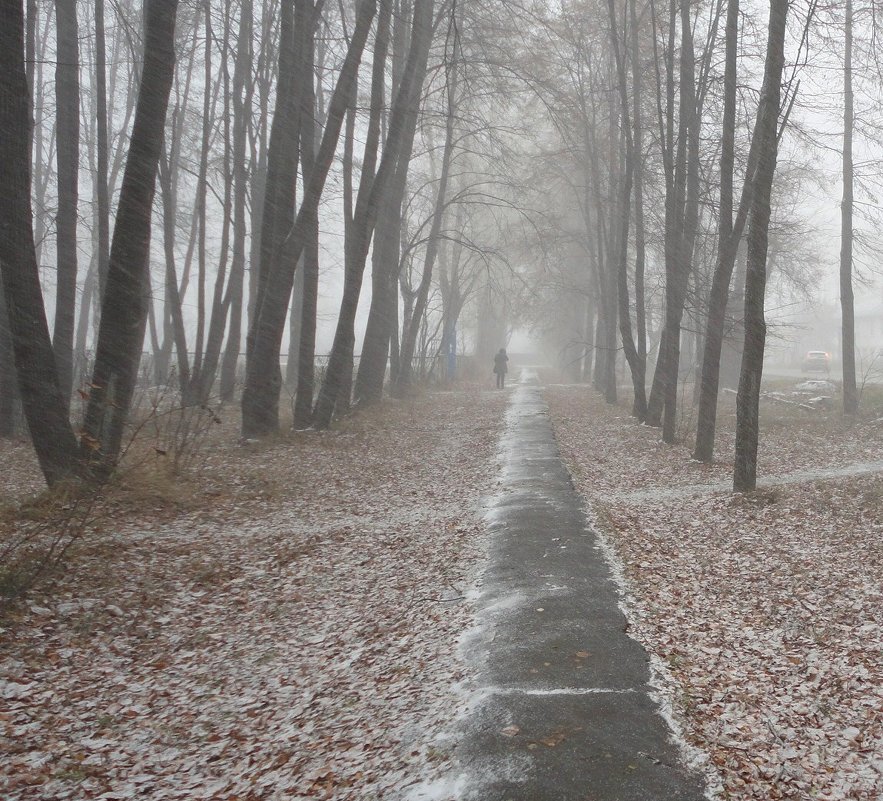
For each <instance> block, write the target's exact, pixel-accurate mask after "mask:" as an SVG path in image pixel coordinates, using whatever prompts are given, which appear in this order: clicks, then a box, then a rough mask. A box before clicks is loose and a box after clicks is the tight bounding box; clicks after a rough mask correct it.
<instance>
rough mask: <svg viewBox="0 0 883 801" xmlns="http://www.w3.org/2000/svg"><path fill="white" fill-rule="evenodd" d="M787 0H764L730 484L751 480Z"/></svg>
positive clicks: (745, 486) (746, 485)
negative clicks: (766, 11) (765, 28)
mask: <svg viewBox="0 0 883 801" xmlns="http://www.w3.org/2000/svg"><path fill="white" fill-rule="evenodd" d="M787 15H788V0H770V22H769V38H768V40H767V52H766V64H765V67H764V76H763V87H762V89H761V97H760V105H761V109H759V110H758V116H757V125H756V126H755V134H754V135H755V137H756V138H757V139H758V145H757V173H756V176H755V185H754V195H753V197H752V202H751V219H750V227H749V230H748V267H747V272H746V276H745V349H744V351H743V353H742V373H741V375H740V377H739V392H738V394H737V396H736V455H735V464H734V469H733V489H734V490H736V491H737V492H746V491H750V490H753V489H754V488H755V487H756V486H757V439H758V418H759V411H760V381H761V377H762V374H763V352H764V345H765V341H766V321H765V320H764V295H765V291H766V260H767V244H768V232H769V223H770V195H771V193H772V186H773V177H774V176H775V172H776V157H777V151H778V139H777V128H778V121H779V105H780V99H779V98H780V94H781V82H782V69H783V66H784V63H785V22H786V18H787Z"/></svg>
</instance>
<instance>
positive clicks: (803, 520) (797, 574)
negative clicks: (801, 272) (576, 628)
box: [546, 386, 883, 801]
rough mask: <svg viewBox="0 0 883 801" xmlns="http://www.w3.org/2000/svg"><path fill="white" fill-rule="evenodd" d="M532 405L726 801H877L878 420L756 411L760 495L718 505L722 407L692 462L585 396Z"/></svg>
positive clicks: (729, 426)
mask: <svg viewBox="0 0 883 801" xmlns="http://www.w3.org/2000/svg"><path fill="white" fill-rule="evenodd" d="M546 398H547V401H548V402H549V404H550V407H551V413H552V420H553V425H554V427H555V431H556V436H557V438H558V441H559V446H560V447H561V450H562V456H563V457H564V459H565V462H566V463H567V464H568V466H569V468H570V470H571V474H572V475H573V478H574V482H575V484H576V486H577V489H578V490H579V491H580V492H581V493H582V494H583V496H584V497H585V498H586V500H587V502H588V506H589V508H590V510H591V512H592V513H593V515H594V517H595V523H596V526H597V527H598V528H599V529H600V530H601V531H602V532H603V533H604V534H605V535H606V537H607V540H608V543H609V545H610V547H611V550H612V552H613V554H614V558H616V559H617V560H618V562H619V564H620V567H621V570H622V575H623V579H624V582H625V585H626V587H627V589H628V593H629V598H628V604H627V605H628V610H629V611H628V613H629V616H630V617H631V618H632V623H633V627H632V631H633V633H634V634H635V636H637V637H638V639H639V640H640V641H641V642H642V643H643V644H644V646H645V647H646V648H647V650H648V651H649V652H650V653H651V655H652V656H653V657H654V661H655V663H656V665H657V667H658V668H659V671H660V674H661V680H663V681H665V682H666V684H667V687H668V690H669V692H670V694H671V695H672V697H671V702H672V705H673V707H674V711H675V712H676V714H677V717H678V718H679V719H680V721H681V724H682V727H683V729H684V733H685V735H686V737H687V739H688V741H690V742H691V743H692V744H694V745H695V746H697V747H698V748H699V749H700V750H701V751H703V752H704V753H706V754H708V756H709V758H710V760H711V762H712V764H713V765H714V767H715V768H716V770H717V772H718V774H719V776H720V778H721V782H722V788H721V789H722V790H723V797H724V798H727V799H739V800H740V801H742V800H743V799H744V800H746V801H747V800H748V799H752V800H755V799H756V801H769V800H772V799H794V800H795V801H796V800H797V799H864V800H865V801H872V800H877V801H878V800H879V799H880V798H883V475H881V470H883V464H881V462H880V455H881V453H883V419H880V417H881V411H883V410H876V411H875V410H874V409H870V410H869V411H866V412H865V413H864V414H863V415H862V416H861V417H860V418H858V419H857V420H855V421H853V422H849V421H844V420H843V419H842V417H841V416H840V415H839V414H838V413H837V412H835V411H830V412H825V411H806V410H802V409H797V410H795V409H793V408H790V407H782V406H780V405H777V404H772V403H764V404H763V405H762V425H761V428H762V435H761V447H760V453H759V459H758V462H759V465H758V475H759V477H760V483H761V484H765V486H764V487H763V488H761V489H760V490H759V491H758V492H756V493H755V494H752V495H733V494H732V493H731V492H730V491H729V486H730V482H731V464H732V456H731V454H732V447H733V423H734V417H733V409H732V408H728V407H727V403H726V400H725V401H724V403H723V404H722V409H721V431H720V432H719V437H718V448H717V453H716V456H717V457H718V458H719V461H718V462H717V463H716V464H714V465H711V466H706V465H700V464H698V463H696V462H693V461H692V460H691V458H690V455H691V454H690V449H689V447H688V444H689V443H685V444H683V445H674V446H667V445H664V444H663V443H661V442H660V438H659V432H658V430H654V429H652V428H648V427H646V426H641V425H638V424H636V422H635V421H634V419H633V418H631V417H630V416H629V414H628V407H627V406H624V405H623V406H619V407H610V406H607V405H606V404H604V403H603V402H602V401H601V400H600V399H599V398H598V397H597V396H596V395H595V394H594V393H592V392H587V391H586V388H585V387H577V386H549V387H548V388H547V392H546ZM868 405H869V406H870V405H871V404H870V403H869V404H868ZM666 677H667V680H666Z"/></svg>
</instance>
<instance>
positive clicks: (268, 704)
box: [0, 389, 506, 801]
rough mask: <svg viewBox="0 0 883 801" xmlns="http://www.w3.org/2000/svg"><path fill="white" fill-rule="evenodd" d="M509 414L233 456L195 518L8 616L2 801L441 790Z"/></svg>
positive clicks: (215, 472)
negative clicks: (428, 783) (441, 735)
mask: <svg viewBox="0 0 883 801" xmlns="http://www.w3.org/2000/svg"><path fill="white" fill-rule="evenodd" d="M505 397H506V394H505V393H493V392H479V391H478V390H475V389H473V390H469V391H466V392H456V393H438V394H431V395H428V396H425V397H422V398H419V399H417V400H414V401H409V402H406V403H399V404H389V405H386V406H384V407H383V408H382V409H379V410H372V411H369V412H367V413H365V414H363V415H360V416H357V417H356V418H355V420H354V421H353V422H351V423H348V424H346V425H344V426H343V427H342V428H341V429H340V430H338V431H334V432H328V433H322V434H318V433H305V434H298V435H294V436H292V437H289V438H286V439H284V440H283V441H281V442H278V443H275V444H269V445H254V446H250V447H248V448H241V449H238V448H234V447H232V446H229V447H227V448H226V449H223V448H222V449H220V450H219V451H218V452H217V453H214V454H213V455H211V458H210V459H209V466H208V471H207V478H204V479H203V481H204V482H208V489H206V490H205V493H204V497H205V502H204V503H201V504H198V505H197V508H189V507H188V508H187V509H186V510H185V511H184V512H183V513H182V514H180V515H178V516H177V517H176V518H175V519H173V520H172V521H171V522H164V523H162V524H160V523H151V522H149V521H147V520H143V521H140V522H139V521H131V520H129V521H125V520H121V521H119V522H118V523H116V524H113V525H108V526H105V527H106V528H107V529H108V530H107V531H106V533H104V534H103V535H100V536H99V535H94V536H93V540H92V541H88V540H87V542H86V544H85V546H84V548H83V549H82V550H81V551H80V552H79V553H77V554H76V556H75V559H74V561H73V563H72V564H71V568H70V570H69V571H68V572H67V574H66V575H65V576H63V577H62V578H61V579H60V580H59V581H58V582H57V583H56V584H55V585H54V586H53V587H52V588H50V589H47V590H45V591H44V592H43V593H42V594H39V595H34V596H32V598H31V599H30V601H29V603H28V605H26V606H25V607H23V608H22V609H20V610H19V611H18V612H17V613H15V614H14V615H12V616H11V617H10V618H8V619H6V620H4V621H2V622H0V626H2V627H3V628H0V752H2V754H3V758H2V759H0V797H2V798H3V799H5V801H16V800H17V799H66V798H70V799H98V798H101V799H108V801H109V800H110V799H129V798H139V799H141V798H145V799H163V801H165V799H188V800H189V799H201V798H213V799H232V798H237V799H243V800H245V799H248V800H249V801H250V800H251V799H271V798H283V797H297V798H322V799H340V800H341V801H342V800H343V799H368V798H371V799H374V798H383V797H386V796H388V795H389V793H390V792H391V791H392V790H393V789H394V788H395V789H397V790H399V789H401V788H402V787H404V786H406V785H408V784H411V783H414V782H416V781H418V780H420V779H423V778H425V777H426V776H427V775H429V774H431V773H432V770H433V768H432V766H433V763H435V762H441V761H443V760H444V759H445V758H446V757H445V756H444V754H442V753H441V752H438V751H436V750H435V747H434V746H433V744H432V741H433V739H434V736H435V733H436V732H437V731H439V730H440V729H443V728H444V726H445V725H446V724H447V723H449V722H450V720H451V718H452V716H453V714H454V710H452V709H450V704H449V693H450V688H451V686H452V685H453V684H455V683H456V682H457V681H458V680H460V678H461V671H462V665H461V663H460V661H459V660H458V658H457V656H456V646H457V642H458V637H459V635H460V633H461V631H463V630H464V629H465V628H466V627H467V626H468V625H469V622H470V616H471V611H472V610H471V606H470V604H469V601H468V599H466V598H465V597H464V596H466V595H467V594H468V591H469V589H470V587H471V585H472V583H473V581H474V578H475V577H474V575H473V574H472V572H471V571H473V570H474V568H475V566H476V562H477V561H478V560H479V559H480V555H481V553H482V548H483V544H484V543H483V533H482V525H481V517H480V509H479V503H480V500H481V498H482V497H483V496H484V495H486V494H487V492H488V490H489V488H492V487H493V485H494V483H495V481H496V465H495V464H494V460H493V455H494V452H495V448H496V442H497V437H498V434H499V430H500V427H501V425H502V421H503V410H504V407H505ZM225 475H227V478H225V477H224V476H225ZM257 485H259V486H260V488H261V489H260V490H256V489H255V487H256V486H257ZM237 487H239V488H240V489H242V497H237V496H236V495H235V494H233V495H230V492H231V488H232V490H235V489H236V488H237ZM200 497H202V496H200ZM212 498H216V500H215V501H212ZM191 506H192V504H191ZM441 767H442V766H441V765H439V772H440V768H441Z"/></svg>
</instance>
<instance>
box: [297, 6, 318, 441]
mask: <svg viewBox="0 0 883 801" xmlns="http://www.w3.org/2000/svg"><path fill="white" fill-rule="evenodd" d="M312 14H313V16H312V25H313V30H314V31H315V30H316V28H317V26H318V23H319V19H318V18H319V15H318V13H317V10H316V7H315V6H314V7H313V9H312ZM305 58H306V64H305V74H307V75H309V81H308V82H307V83H306V84H305V86H304V92H303V95H302V102H303V111H302V114H303V117H304V123H303V125H301V129H300V134H301V158H302V159H303V173H304V179H305V180H309V179H310V176H311V175H312V173H313V169H314V168H315V164H316V140H317V138H318V137H317V134H318V132H319V122H318V120H319V118H320V116H321V109H319V108H317V97H316V84H315V80H316V79H315V77H314V73H315V61H316V52H315V36H312V37H310V41H309V44H308V47H307V51H306V54H305ZM319 80H320V82H321V78H320V79H319ZM305 239H306V241H305V244H304V253H303V266H302V270H303V276H302V277H303V283H302V293H301V307H300V334H299V336H298V341H297V346H298V353H297V390H296V395H295V400H294V421H293V425H294V427H295V428H306V427H307V426H308V425H309V424H310V420H311V418H312V416H313V395H314V392H315V362H316V314H317V312H318V303H319V220H318V218H315V219H314V220H312V225H311V226H310V228H309V230H308V231H307V232H306V234H305Z"/></svg>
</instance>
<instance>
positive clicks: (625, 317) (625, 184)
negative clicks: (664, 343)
mask: <svg viewBox="0 0 883 801" xmlns="http://www.w3.org/2000/svg"><path fill="white" fill-rule="evenodd" d="M632 4H634V0H632ZM607 11H608V15H609V19H610V44H611V46H612V48H613V55H614V60H615V62H616V73H617V77H618V85H619V97H620V102H621V104H622V109H621V115H622V116H621V120H622V126H621V127H622V134H623V136H624V138H625V171H624V172H625V174H624V176H623V180H622V186H621V188H620V200H619V215H618V216H619V219H618V221H617V226H616V229H615V230H616V232H617V234H618V236H617V237H616V240H615V241H614V242H613V246H614V254H615V255H614V258H615V262H616V268H615V269H616V276H617V299H618V303H619V331H620V337H621V338H622V347H623V352H624V353H625V358H626V361H627V362H628V366H629V370H630V371H631V376H632V388H633V395H634V401H633V403H632V414H633V415H634V416H635V417H636V418H637V419H638V420H640V421H641V422H643V421H644V419H645V418H646V417H647V396H646V387H645V358H643V357H642V356H641V355H640V354H639V352H638V348H637V347H636V346H635V339H634V336H633V334H632V318H631V302H630V298H629V286H628V245H629V218H630V215H629V211H630V209H631V195H632V186H633V183H634V174H635V161H636V158H637V157H636V152H635V140H634V137H633V135H632V129H631V121H630V120H629V102H628V81H627V75H626V66H625V59H624V57H623V55H622V54H621V53H620V49H619V38H618V36H619V34H618V32H617V26H616V6H615V3H614V0H608V3H607ZM633 35H635V33H634V32H633ZM633 79H634V82H635V83H637V81H638V75H637V72H636V73H635V74H634V76H633ZM637 91H638V90H636V92H637ZM635 103H636V104H637V100H636V101H635ZM636 108H637V106H636ZM636 289H637V286H636ZM638 314H639V316H642V315H641V313H640V311H639V312H638Z"/></svg>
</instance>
